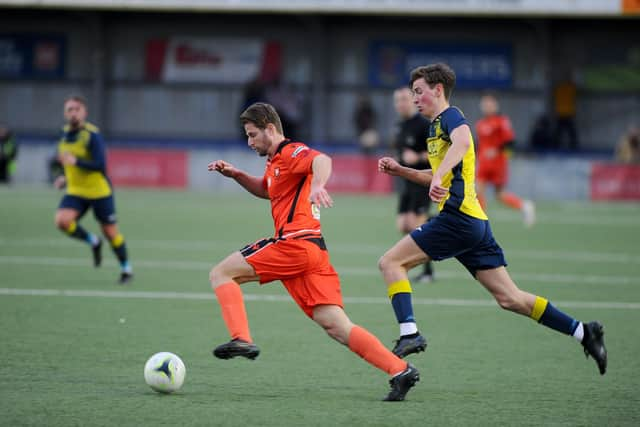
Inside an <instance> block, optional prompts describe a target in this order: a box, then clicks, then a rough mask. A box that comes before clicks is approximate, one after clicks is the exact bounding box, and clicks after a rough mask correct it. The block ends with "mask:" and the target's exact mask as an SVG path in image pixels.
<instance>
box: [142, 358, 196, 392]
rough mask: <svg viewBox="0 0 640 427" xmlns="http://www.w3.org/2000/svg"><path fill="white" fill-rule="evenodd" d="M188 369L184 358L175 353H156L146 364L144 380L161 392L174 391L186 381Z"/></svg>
mask: <svg viewBox="0 0 640 427" xmlns="http://www.w3.org/2000/svg"><path fill="white" fill-rule="evenodd" d="M186 372H187V370H186V368H185V367H184V363H183V362H182V359H180V358H179V357H178V356H176V355H175V354H173V353H169V352H166V351H163V352H161V353H156V354H154V355H153V356H151V357H150V358H149V360H147V363H146V364H145V365H144V380H145V381H146V382H147V384H148V385H149V387H151V388H152V389H154V390H155V391H157V392H159V393H173V392H174V391H176V390H179V389H180V387H182V383H184V376H185V374H186Z"/></svg>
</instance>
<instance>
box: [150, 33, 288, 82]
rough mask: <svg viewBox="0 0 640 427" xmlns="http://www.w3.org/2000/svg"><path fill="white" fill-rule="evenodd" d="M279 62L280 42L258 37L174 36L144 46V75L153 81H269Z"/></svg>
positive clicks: (278, 67)
mask: <svg viewBox="0 0 640 427" xmlns="http://www.w3.org/2000/svg"><path fill="white" fill-rule="evenodd" d="M281 62H282V49H281V46H280V44H279V43H278V42H270V41H263V40H262V39H258V38H248V37H187V36H173V37H170V38H163V39H152V40H149V41H147V43H146V47H145V76H146V78H147V79H149V80H154V81H170V82H210V83H248V82H250V81H252V80H254V79H256V78H259V79H260V80H261V81H265V82H270V81H272V80H273V79H274V78H276V77H277V76H279V74H280V69H281Z"/></svg>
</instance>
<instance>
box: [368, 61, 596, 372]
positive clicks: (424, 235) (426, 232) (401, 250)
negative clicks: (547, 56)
mask: <svg viewBox="0 0 640 427" xmlns="http://www.w3.org/2000/svg"><path fill="white" fill-rule="evenodd" d="M455 82H456V75H455V72H454V71H453V70H452V69H451V68H450V67H449V66H448V65H446V64H442V63H438V64H431V65H427V66H423V67H418V68H416V69H414V70H413V71H412V72H411V87H412V89H413V94H414V96H413V99H414V102H415V104H416V106H417V107H418V111H420V113H421V114H423V115H424V116H425V117H427V118H428V119H430V120H431V126H430V129H429V146H428V150H429V162H430V163H431V167H432V169H431V170H429V171H418V170H416V169H412V168H408V167H406V166H400V165H399V164H398V162H397V161H395V160H394V159H392V158H390V157H387V158H382V159H380V160H379V163H378V164H379V170H380V171H381V172H384V173H388V174H390V175H394V176H402V177H405V178H407V179H412V180H414V181H415V182H418V183H421V184H422V185H430V187H429V197H431V200H433V201H434V202H436V203H438V210H439V212H440V213H439V214H438V215H437V216H435V217H434V218H432V219H431V221H429V222H428V223H427V224H424V225H422V226H420V227H419V228H417V229H415V230H414V231H412V232H411V234H409V235H408V236H405V237H403V238H402V239H401V240H400V241H399V242H398V243H396V244H395V245H394V246H393V247H392V248H391V249H389V250H388V251H387V252H386V253H385V254H384V255H383V256H382V258H380V262H379V267H380V271H381V273H382V276H383V277H384V280H385V283H386V284H387V289H388V293H389V296H390V297H391V303H392V305H393V309H394V312H395V313H396V317H397V318H398V321H399V322H400V339H399V340H398V341H397V342H396V346H395V348H394V349H393V352H394V353H395V354H397V355H399V356H402V357H404V356H407V355H409V354H411V353H416V352H419V351H424V349H425V348H426V346H427V341H426V339H425V338H424V337H423V336H422V335H421V334H420V332H419V331H418V327H417V323H416V321H415V319H414V316H413V306H412V302H411V284H410V283H409V280H408V278H407V270H408V269H410V268H411V267H413V266H415V265H418V264H420V263H423V262H425V261H428V260H430V259H433V260H436V261H440V260H444V259H448V258H453V257H455V258H456V259H457V260H458V261H459V262H460V263H461V264H462V265H463V266H464V267H465V268H466V269H467V270H468V271H469V273H471V275H472V276H473V277H474V278H475V279H476V280H477V281H478V282H480V283H481V284H482V286H484V287H485V289H486V290H487V291H489V292H490V293H491V295H492V296H493V297H494V298H495V300H496V302H497V303H498V304H499V305H500V307H502V308H503V309H505V310H509V311H512V312H514V313H518V314H521V315H523V316H528V317H530V318H531V319H533V320H535V321H537V322H538V323H541V324H543V325H545V326H547V327H549V328H551V329H554V330H556V331H558V332H561V333H563V334H566V335H569V336H573V337H574V338H575V339H576V340H577V341H578V342H579V343H581V344H582V347H583V349H584V352H585V354H586V355H588V356H591V357H593V358H594V360H595V361H596V363H597V365H598V369H599V371H600V374H601V375H604V373H605V372H606V369H607V350H606V348H605V345H604V330H603V326H602V325H601V324H600V323H598V322H589V323H583V322H580V321H578V320H576V319H574V318H572V317H571V316H568V315H567V314H565V313H564V312H562V311H560V310H558V309H557V308H556V307H554V306H553V305H552V304H551V303H550V302H549V301H548V300H547V299H546V298H543V297H541V296H538V295H534V294H531V293H529V292H525V291H522V290H520V289H519V288H518V286H517V285H516V284H515V283H514V282H513V280H512V279H511V276H510V275H509V273H508V271H507V269H506V265H507V262H506V260H505V257H504V253H503V252H502V248H501V247H500V246H499V245H498V243H497V242H496V241H495V239H494V238H493V233H492V231H491V225H490V224H489V219H488V217H487V215H486V214H485V213H484V211H483V210H482V207H481V206H480V203H479V202H478V199H477V197H476V194H475V187H474V180H475V166H476V165H475V152H474V144H473V136H472V135H471V129H470V127H469V124H468V123H467V120H466V119H465V118H464V116H463V115H462V112H461V111H460V110H459V109H458V108H456V107H452V106H450V104H449V99H450V96H451V92H452V91H453V88H454V87H455Z"/></svg>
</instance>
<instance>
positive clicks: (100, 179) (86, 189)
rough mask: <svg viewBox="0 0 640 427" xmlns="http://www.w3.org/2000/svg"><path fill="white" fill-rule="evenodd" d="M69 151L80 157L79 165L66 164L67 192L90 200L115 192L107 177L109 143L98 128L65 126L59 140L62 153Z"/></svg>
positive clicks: (88, 124)
mask: <svg viewBox="0 0 640 427" xmlns="http://www.w3.org/2000/svg"><path fill="white" fill-rule="evenodd" d="M64 152H69V153H71V154H73V155H74V156H76V158H77V159H78V161H77V162H76V164H75V165H66V166H64V176H65V178H66V179H67V194H69V195H71V196H78V197H83V198H86V199H100V198H103V197H108V196H110V195H111V194H112V192H113V191H112V189H111V183H110V182H109V178H107V172H106V171H107V165H106V158H105V157H106V156H105V146H104V142H103V141H102V137H101V136H100V131H99V130H98V128H97V127H96V126H94V125H92V124H91V123H85V124H84V125H82V127H80V128H79V129H74V130H72V129H70V127H69V126H68V125H67V126H65V127H64V129H63V134H62V137H61V138H60V141H59V143H58V153H64Z"/></svg>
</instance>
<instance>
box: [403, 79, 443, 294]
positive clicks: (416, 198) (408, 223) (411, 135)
mask: <svg viewBox="0 0 640 427" xmlns="http://www.w3.org/2000/svg"><path fill="white" fill-rule="evenodd" d="M412 98H413V95H412V93H411V90H410V89H409V88H408V87H401V88H398V89H396V90H395V91H394V93H393V103H394V106H395V109H396V112H397V113H398V116H399V118H400V120H399V121H398V124H397V129H396V132H395V135H394V138H393V147H394V149H395V152H396V158H397V159H398V161H399V162H400V164H402V165H403V166H409V167H412V168H414V169H429V168H430V166H429V161H428V159H427V136H428V132H429V120H427V119H426V118H424V116H422V115H421V114H419V113H418V111H417V110H416V107H415V106H414V104H413V99H412ZM428 193H429V189H428V188H427V187H423V186H421V185H418V184H416V183H414V182H411V181H409V180H405V179H402V182H401V183H400V188H399V199H398V217H397V221H396V223H397V227H398V231H400V232H401V233H403V234H407V233H409V232H411V231H412V230H413V229H415V228H416V227H418V226H420V225H422V224H424V223H425V222H427V220H428V219H429V217H428V214H429V206H430V204H431V200H430V199H429V194H428ZM414 280H415V281H418V282H423V283H429V282H431V281H433V270H432V265H431V262H428V263H426V264H425V265H424V271H423V272H422V273H421V274H420V275H419V276H418V277H416V278H415V279H414Z"/></svg>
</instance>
